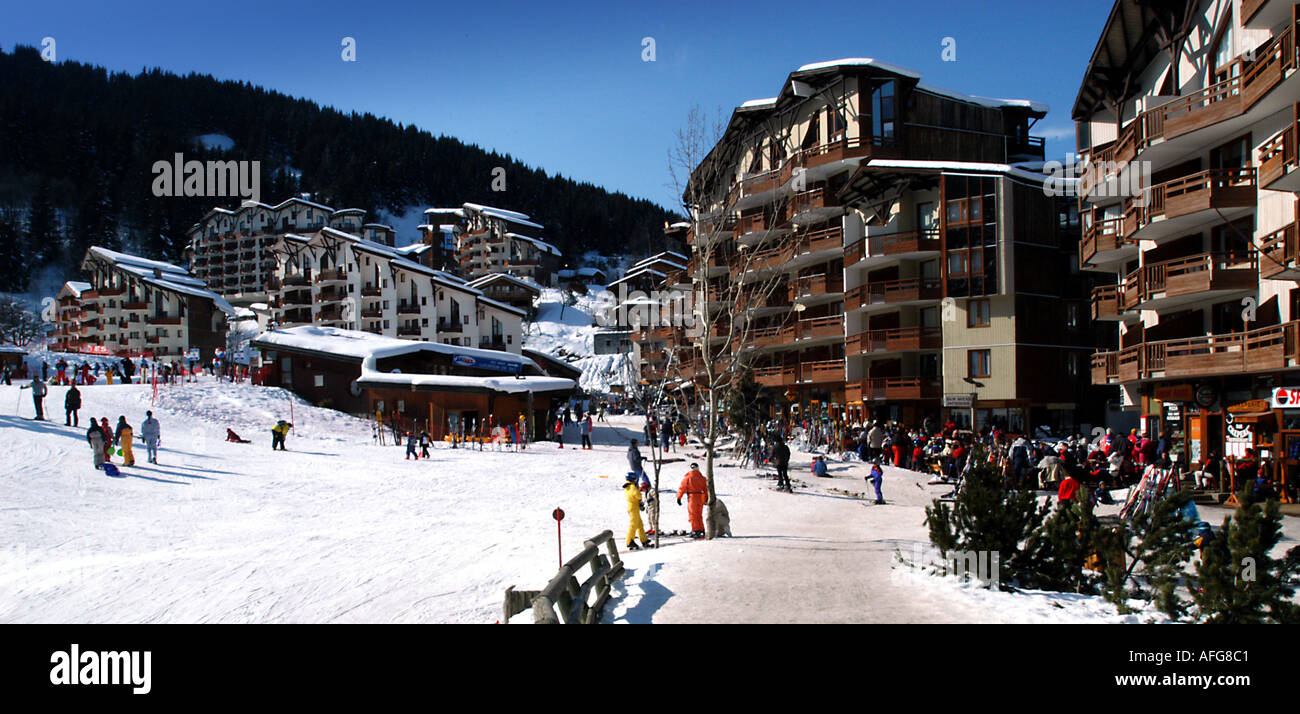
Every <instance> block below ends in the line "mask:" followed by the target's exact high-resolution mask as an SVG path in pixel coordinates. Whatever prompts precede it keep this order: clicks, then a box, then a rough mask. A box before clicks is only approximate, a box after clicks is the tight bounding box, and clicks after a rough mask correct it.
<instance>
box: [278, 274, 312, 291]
mask: <svg viewBox="0 0 1300 714" xmlns="http://www.w3.org/2000/svg"><path fill="white" fill-rule="evenodd" d="M307 284H308V283H307V276H306V275H304V274H302V273H295V274H292V275H286V276H284V277H283V278H282V279H281V280H280V286H281V287H286V288H288V287H295V286H296V287H303V286H306V285H307Z"/></svg>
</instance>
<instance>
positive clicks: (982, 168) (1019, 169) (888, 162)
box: [864, 159, 1078, 183]
mask: <svg viewBox="0 0 1300 714" xmlns="http://www.w3.org/2000/svg"><path fill="white" fill-rule="evenodd" d="M1031 165H1032V166H1038V167H1041V164H1038V163H1034V164H1023V165H1017V164H990V163H981V162H975V161H918V160H913V159H871V160H869V161H867V163H866V164H864V168H867V169H920V170H931V171H944V172H949V173H952V172H962V171H974V172H978V173H999V174H1007V175H1009V176H1015V177H1017V178H1022V179H1026V180H1028V181H1035V182H1037V183H1042V182H1044V181H1046V180H1047V179H1048V178H1051V177H1050V176H1048V175H1046V174H1044V173H1043V172H1042V171H1041V170H1039V171H1033V170H1029V169H1028V168H1027V167H1028V166H1031ZM1058 180H1060V181H1065V182H1070V181H1077V180H1078V179H1076V178H1065V177H1061V178H1059V179H1058Z"/></svg>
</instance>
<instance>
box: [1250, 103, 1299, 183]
mask: <svg viewBox="0 0 1300 714" xmlns="http://www.w3.org/2000/svg"><path fill="white" fill-rule="evenodd" d="M1293 113H1294V115H1295V116H1296V117H1297V119H1296V121H1295V122H1293V123H1292V124H1291V125H1290V126H1288V127H1287V128H1285V129H1283V130H1282V131H1280V132H1278V133H1276V134H1274V135H1273V136H1272V138H1270V139H1269V140H1268V141H1267V142H1265V143H1264V145H1263V146H1261V147H1259V185H1260V187H1261V188H1268V187H1269V186H1271V185H1272V184H1273V183H1274V182H1276V181H1278V180H1279V179H1282V178H1284V177H1285V176H1287V174H1289V173H1291V172H1292V171H1295V170H1296V168H1297V160H1296V139H1297V136H1300V104H1297V105H1296V106H1295V109H1294V111H1293Z"/></svg>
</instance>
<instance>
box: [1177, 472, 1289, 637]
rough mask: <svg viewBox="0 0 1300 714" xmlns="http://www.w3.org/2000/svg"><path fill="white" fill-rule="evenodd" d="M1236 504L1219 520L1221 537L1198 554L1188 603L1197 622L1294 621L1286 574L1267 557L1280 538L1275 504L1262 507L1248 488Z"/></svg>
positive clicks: (1275, 561)
mask: <svg viewBox="0 0 1300 714" xmlns="http://www.w3.org/2000/svg"><path fill="white" fill-rule="evenodd" d="M1238 498H1239V499H1240V502H1241V505H1240V506H1238V507H1237V510H1236V511H1235V512H1234V513H1233V515H1231V516H1228V517H1226V518H1224V520H1223V533H1222V534H1221V536H1220V537H1218V538H1215V539H1213V540H1212V541H1210V543H1209V544H1208V546H1207V547H1206V548H1205V549H1204V551H1203V552H1202V554H1201V562H1200V565H1199V566H1198V567H1197V571H1196V577H1195V582H1196V585H1197V586H1198V588H1199V590H1198V591H1196V592H1194V593H1193V601H1194V602H1195V603H1196V605H1197V607H1198V609H1199V613H1198V614H1199V616H1200V618H1201V619H1203V620H1205V621H1207V622H1212V623H1219V624H1255V623H1263V622H1269V621H1273V622H1293V621H1295V619H1296V617H1297V615H1296V610H1297V606H1296V605H1295V603H1293V602H1291V601H1290V600H1289V598H1290V596H1291V594H1292V592H1293V589H1292V588H1291V587H1290V586H1289V585H1288V584H1287V583H1286V582H1285V581H1284V577H1285V576H1286V574H1287V571H1286V569H1285V567H1284V564H1283V563H1282V562H1281V561H1277V560H1274V559H1273V558H1271V557H1269V552H1270V551H1271V550H1272V549H1273V547H1274V546H1275V545H1277V543H1278V541H1279V540H1280V539H1281V536H1282V516H1281V513H1280V510H1279V508H1278V504H1277V501H1273V500H1269V501H1268V502H1266V503H1265V504H1264V505H1263V507H1261V506H1260V504H1259V503H1258V502H1256V501H1255V499H1254V497H1253V496H1252V494H1251V489H1250V486H1247V487H1246V489H1245V490H1244V491H1242V493H1241V494H1239V495H1238Z"/></svg>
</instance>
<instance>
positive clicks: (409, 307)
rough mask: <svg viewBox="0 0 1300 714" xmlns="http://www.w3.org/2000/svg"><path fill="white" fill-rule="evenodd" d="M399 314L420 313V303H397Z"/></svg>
mask: <svg viewBox="0 0 1300 714" xmlns="http://www.w3.org/2000/svg"><path fill="white" fill-rule="evenodd" d="M397 314H398V315H419V314H420V304H419V303H416V302H401V303H398V304H397Z"/></svg>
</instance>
